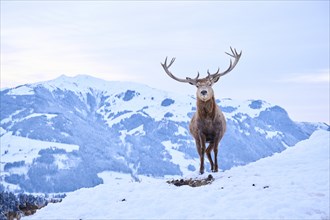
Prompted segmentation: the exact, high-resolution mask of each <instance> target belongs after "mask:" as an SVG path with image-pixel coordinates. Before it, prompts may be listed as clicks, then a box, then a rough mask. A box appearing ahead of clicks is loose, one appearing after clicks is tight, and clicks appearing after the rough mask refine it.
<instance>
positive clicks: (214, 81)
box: [212, 75, 220, 83]
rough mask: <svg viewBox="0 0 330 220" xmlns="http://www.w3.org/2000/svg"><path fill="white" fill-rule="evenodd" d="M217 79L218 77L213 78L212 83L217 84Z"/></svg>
mask: <svg viewBox="0 0 330 220" xmlns="http://www.w3.org/2000/svg"><path fill="white" fill-rule="evenodd" d="M219 79H220V75H218V76H216V77H214V78H213V80H212V81H213V83H216V82H218V80H219Z"/></svg>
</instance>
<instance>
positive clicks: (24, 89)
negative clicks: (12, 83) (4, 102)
mask: <svg viewBox="0 0 330 220" xmlns="http://www.w3.org/2000/svg"><path fill="white" fill-rule="evenodd" d="M8 95H34V91H33V88H31V87H30V86H29V85H24V86H19V87H16V88H14V89H11V90H10V91H9V92H8Z"/></svg>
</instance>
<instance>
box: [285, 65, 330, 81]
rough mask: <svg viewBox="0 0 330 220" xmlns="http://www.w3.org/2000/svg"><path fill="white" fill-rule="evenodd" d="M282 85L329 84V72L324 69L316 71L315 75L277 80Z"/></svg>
mask: <svg viewBox="0 0 330 220" xmlns="http://www.w3.org/2000/svg"><path fill="white" fill-rule="evenodd" d="M279 82H284V83H299V84H311V83H314V84H315V83H328V84H329V83H330V70H329V69H325V70H321V71H316V72H315V73H307V74H306V73H304V74H300V75H298V74H295V76H292V77H289V78H286V79H282V80H279Z"/></svg>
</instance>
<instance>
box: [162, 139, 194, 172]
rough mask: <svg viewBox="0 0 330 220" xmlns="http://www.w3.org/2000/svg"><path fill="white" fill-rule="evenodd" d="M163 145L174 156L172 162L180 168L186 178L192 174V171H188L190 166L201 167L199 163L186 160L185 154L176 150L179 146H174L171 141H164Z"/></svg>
mask: <svg viewBox="0 0 330 220" xmlns="http://www.w3.org/2000/svg"><path fill="white" fill-rule="evenodd" d="M162 144H163V145H164V146H165V149H166V151H167V152H169V154H170V155H171V156H172V158H171V162H172V163H174V164H178V165H179V166H180V169H181V171H182V172H183V175H184V176H187V175H191V173H192V171H190V170H188V166H189V165H192V166H194V167H199V161H196V160H194V159H188V158H185V154H184V153H183V152H181V151H178V150H176V148H178V144H173V143H172V142H171V141H163V142H162Z"/></svg>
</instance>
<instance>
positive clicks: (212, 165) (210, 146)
mask: <svg viewBox="0 0 330 220" xmlns="http://www.w3.org/2000/svg"><path fill="white" fill-rule="evenodd" d="M213 147H214V144H213V143H210V144H209V146H208V147H207V148H206V156H207V158H208V159H209V161H210V165H211V170H212V171H213V169H214V164H213V160H212V156H211V151H212V150H213Z"/></svg>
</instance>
